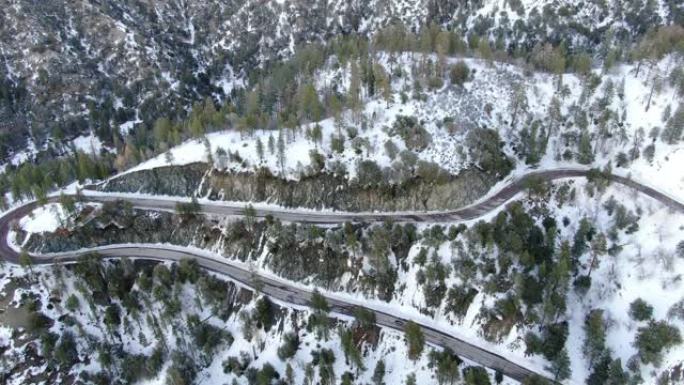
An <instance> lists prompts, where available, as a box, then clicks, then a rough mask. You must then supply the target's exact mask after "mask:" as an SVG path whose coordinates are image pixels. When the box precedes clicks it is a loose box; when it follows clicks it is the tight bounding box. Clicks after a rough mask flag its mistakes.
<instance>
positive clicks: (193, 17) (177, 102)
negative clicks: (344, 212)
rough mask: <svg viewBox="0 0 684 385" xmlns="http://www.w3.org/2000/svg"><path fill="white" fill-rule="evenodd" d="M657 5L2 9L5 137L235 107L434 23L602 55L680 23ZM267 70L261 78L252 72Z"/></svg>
mask: <svg viewBox="0 0 684 385" xmlns="http://www.w3.org/2000/svg"><path fill="white" fill-rule="evenodd" d="M682 8H683V7H682V4H681V3H680V2H677V1H672V0H661V1H653V0H648V1H642V0H634V1H629V2H626V1H604V0H591V1H584V2H581V3H577V2H575V1H570V0H562V1H561V0H553V1H551V0H545V1H540V0H535V1H532V0H524V1H523V0H515V1H513V0H511V1H506V0H488V1H467V2H464V1H457V0H451V1H435V0H416V1H407V0H388V1H377V0H376V1H342V0H333V1H327V0H326V1H311V0H307V1H299V0H298V1H288V0H273V1H262V0H258V1H257V0H248V1H230V0H209V1H196V0H183V1H181V0H173V1H168V2H161V3H160V2H148V1H135V0H132V1H110V0H105V1H88V0H83V1H69V2H58V1H41V2H33V1H24V0H12V1H6V2H5V4H4V6H3V7H2V9H0V60H2V62H3V63H2V65H0V86H1V87H0V96H1V97H0V132H1V133H2V136H0V139H1V140H2V146H1V147H2V151H3V153H4V155H7V154H9V153H11V152H13V151H14V150H19V149H22V148H23V147H25V146H26V140H27V139H28V138H29V137H30V138H32V140H33V141H35V142H37V143H36V146H37V147H41V146H42V145H43V143H44V141H45V140H46V139H47V138H48V137H49V136H57V137H61V136H67V137H74V136H77V135H78V134H79V133H84V132H86V131H88V130H91V129H94V130H95V131H96V132H98V134H99V135H100V136H101V137H102V138H103V139H105V140H108V141H111V140H112V139H111V138H112V132H114V133H115V134H118V130H117V128H120V127H122V128H123V129H124V130H127V129H130V127H132V126H133V125H134V124H136V123H144V124H147V125H148V126H149V125H151V123H152V122H153V121H154V120H155V119H156V118H158V117H160V116H167V117H171V118H173V117H174V116H184V115H185V113H186V111H187V109H188V108H189V106H190V105H191V104H192V102H194V101H197V100H203V99H204V98H205V97H207V96H211V97H213V98H214V99H215V100H217V101H219V100H225V98H227V97H228V95H229V94H230V93H231V90H232V89H233V88H234V87H235V86H236V85H240V84H242V82H243V81H246V80H247V79H249V78H250V76H253V75H254V74H255V71H254V70H255V69H257V68H263V67H264V66H266V65H267V64H268V63H270V62H273V61H275V60H277V59H279V58H283V57H286V56H289V55H290V54H291V53H292V52H293V50H294V48H295V47H296V46H297V45H300V44H303V43H306V42H312V41H326V40H328V39H329V38H331V37H333V36H340V35H349V34H361V35H369V34H370V33H373V32H375V31H378V30H379V29H381V28H383V27H385V26H387V25H390V24H396V23H397V22H399V21H400V22H402V23H403V24H404V25H405V26H407V28H408V29H410V30H413V31H415V32H418V31H421V30H423V31H427V27H428V26H429V25H431V23H436V24H437V25H439V26H441V27H446V28H449V29H452V30H455V31H458V32H459V33H460V34H461V35H462V36H464V37H471V36H473V37H474V36H478V37H485V36H486V37H487V38H488V39H489V40H490V41H491V43H492V44H493V45H494V46H496V47H497V49H502V50H507V51H508V52H511V53H513V52H516V51H520V50H522V52H525V51H529V50H530V49H531V48H532V47H533V46H535V44H537V43H539V42H550V43H552V44H554V45H556V44H561V43H562V44H563V45H564V46H565V48H566V49H567V50H570V51H587V52H589V53H593V54H595V55H606V54H607V51H608V50H609V49H610V47H618V49H619V47H620V46H622V45H624V44H627V43H629V42H632V41H633V40H634V39H635V38H637V37H639V36H641V35H643V34H644V33H645V32H646V31H647V30H648V29H650V28H652V27H654V26H657V25H659V24H672V23H675V24H676V23H681V22H682V14H683V10H682ZM256 72H258V71H256Z"/></svg>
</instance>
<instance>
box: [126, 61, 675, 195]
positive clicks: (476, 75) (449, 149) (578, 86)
mask: <svg viewBox="0 0 684 385" xmlns="http://www.w3.org/2000/svg"><path fill="white" fill-rule="evenodd" d="M419 56H420V55H410V54H405V55H404V56H401V57H399V58H397V59H396V60H397V64H394V66H401V68H405V70H404V76H403V77H402V78H400V79H396V78H395V80H394V81H393V83H392V90H393V93H392V96H391V100H390V102H389V103H388V102H386V101H385V100H383V99H382V98H380V97H378V96H376V97H374V98H370V99H367V100H366V102H365V103H364V107H363V109H362V112H361V113H360V114H359V116H357V117H355V116H354V114H352V112H351V111H345V112H343V114H342V115H341V118H340V119H339V120H337V121H336V120H335V119H333V118H327V119H324V120H322V121H320V122H316V123H309V124H305V125H303V126H302V128H301V129H300V130H299V133H298V134H296V135H294V136H293V135H292V131H291V128H290V127H283V129H282V134H283V137H284V140H285V143H286V144H285V157H284V169H283V170H281V167H280V164H279V162H278V154H277V152H278V151H277V144H276V145H275V146H274V147H275V151H273V152H270V151H269V146H268V143H269V139H270V140H271V142H272V143H277V140H278V131H270V130H256V131H254V132H252V133H251V134H249V135H248V134H241V133H239V132H237V131H236V130H231V129H229V130H226V131H220V132H215V133H211V134H208V135H206V140H207V142H208V143H209V147H210V151H211V154H212V157H213V160H214V163H215V165H217V166H218V167H220V168H224V167H226V168H228V169H232V170H237V171H245V170H251V169H253V168H256V167H268V168H269V169H270V170H271V171H272V172H273V173H274V174H282V172H281V171H284V176H285V177H286V178H290V179H297V178H298V176H299V175H300V173H301V172H302V171H303V170H304V168H305V167H306V166H308V165H309V164H310V163H311V160H310V157H309V152H310V151H312V150H316V151H318V152H321V153H323V154H324V155H326V157H327V166H330V164H331V162H332V161H336V160H339V161H340V162H341V163H343V164H345V165H346V168H347V171H348V173H349V177H350V178H352V177H353V176H354V175H355V168H356V164H357V162H358V161H359V160H365V159H369V160H373V161H375V162H376V163H378V164H379V165H380V166H381V167H384V166H388V165H390V164H391V163H392V160H391V159H390V158H389V156H388V154H387V152H386V151H385V142H386V141H387V140H388V139H389V140H391V141H392V142H393V143H394V144H395V145H396V146H397V148H398V150H399V151H401V150H403V149H405V148H406V146H405V145H404V142H403V140H402V139H401V138H400V137H399V136H398V135H391V132H390V128H391V127H392V125H393V124H394V122H395V120H396V118H397V116H399V115H404V116H415V117H417V118H418V120H419V121H420V122H421V123H422V125H423V127H424V128H425V129H426V130H427V132H428V133H429V134H430V136H431V137H432V142H431V144H430V145H429V146H428V147H427V148H425V149H424V150H419V151H416V153H417V155H418V157H419V158H420V159H424V160H427V161H432V162H435V163H437V164H439V165H440V166H441V167H442V168H444V169H446V170H448V171H450V172H451V173H454V174H456V173H458V172H459V171H460V170H462V169H463V168H464V167H467V166H468V165H469V159H468V153H467V148H466V147H465V146H464V145H465V135H466V133H467V131H468V130H469V129H470V128H472V127H475V126H485V127H491V128H493V129H495V130H497V131H498V132H499V134H500V136H501V137H502V139H503V140H504V141H505V142H506V143H507V145H506V147H505V151H506V152H507V153H508V154H509V155H511V156H515V153H514V145H515V143H516V141H517V140H518V139H519V136H520V130H521V129H523V128H525V127H529V125H530V123H531V122H533V121H535V120H540V121H541V122H544V124H545V125H546V126H547V127H546V128H547V129H548V130H552V133H551V135H550V140H549V143H548V146H547V150H546V153H545V156H544V157H543V158H542V159H541V161H540V162H539V165H538V166H536V167H538V168H558V167H576V166H577V165H578V164H577V163H576V162H574V161H570V162H568V161H564V160H562V158H561V155H562V153H563V151H564V150H565V149H566V147H564V146H563V144H562V141H563V140H562V135H564V134H566V133H569V132H571V131H573V130H574V131H575V132H576V131H577V130H578V128H577V127H578V126H577V124H578V123H577V122H576V114H577V111H581V110H584V111H586V112H587V113H588V116H587V118H588V121H589V123H588V130H589V132H590V133H591V134H592V143H593V145H594V149H593V152H594V156H595V161H594V162H593V163H592V164H591V165H589V166H591V167H599V168H602V167H604V166H605V165H606V164H608V163H611V164H612V165H613V171H614V172H616V173H618V174H620V175H625V176H628V175H631V176H633V177H634V178H636V179H639V180H642V181H644V182H646V183H647V184H649V185H651V186H657V187H658V188H659V189H660V190H662V191H663V192H665V193H667V194H668V195H670V196H673V197H676V198H678V199H680V200H684V173H682V172H681V170H679V167H678V164H681V163H682V161H684V145H683V144H682V142H681V141H680V142H679V143H677V144H667V143H665V142H663V141H662V140H661V139H660V138H656V139H655V141H654V142H653V143H654V144H655V148H656V151H655V156H654V159H653V160H652V161H651V162H649V161H648V160H647V159H645V157H644V156H643V155H641V156H639V157H638V158H637V159H635V160H634V161H633V162H631V163H630V164H629V165H628V167H627V168H617V167H615V164H616V156H617V155H618V153H620V152H624V153H629V150H630V149H631V148H632V147H633V146H634V142H635V141H636V142H638V143H639V146H638V147H639V149H640V150H641V151H643V149H644V148H645V147H646V146H647V145H648V144H650V143H651V138H649V136H648V135H649V133H650V132H651V130H652V129H653V128H655V127H658V128H659V129H660V130H662V128H663V127H664V124H665V123H664V121H663V116H664V112H665V110H666V109H667V110H669V111H670V114H672V113H674V111H675V110H676V109H677V106H678V104H677V103H678V101H679V98H678V97H677V96H676V91H675V89H674V88H673V87H671V86H668V85H667V84H665V85H663V87H662V89H659V90H657V92H654V93H653V96H652V98H651V102H650V105H649V106H648V108H647V102H648V99H649V95H650V92H651V83H652V79H653V77H655V76H656V75H655V74H656V73H657V74H659V75H657V76H662V75H663V74H667V73H668V71H669V70H670V69H671V68H672V66H674V65H676V64H675V63H676V62H675V58H674V57H672V56H668V57H666V58H665V59H663V60H662V61H661V62H659V63H657V64H656V65H655V66H653V68H651V69H647V68H645V66H643V68H641V70H640V72H639V74H638V76H637V75H636V65H627V64H623V65H619V66H617V67H615V68H613V69H612V70H611V71H610V72H608V73H605V74H603V73H602V72H601V70H599V69H597V70H594V73H595V74H596V75H598V76H600V77H601V79H602V82H601V83H600V85H599V86H597V87H596V88H595V89H591V88H589V86H588V81H587V80H584V79H583V78H580V77H578V76H576V75H574V74H565V75H564V76H563V89H564V93H562V94H559V91H558V89H557V86H556V81H557V78H556V77H555V76H553V75H549V74H544V73H532V74H528V73H525V71H524V70H523V69H522V68H519V67H517V66H515V65H511V64H505V63H497V62H494V63H487V62H485V61H482V60H479V59H456V58H450V59H448V60H447V63H455V62H456V61H458V60H463V61H464V62H466V63H467V65H468V66H469V67H470V69H471V73H472V76H471V79H470V80H469V81H468V82H467V83H465V85H464V87H463V88H459V87H455V86H450V85H448V82H447V85H445V86H443V87H441V88H439V89H436V90H429V89H424V90H423V96H424V98H421V99H416V98H413V97H411V92H410V90H411V85H412V84H413V75H412V74H411V73H410V69H411V66H412V65H415V63H416V61H417V59H416V58H417V57H419ZM432 59H433V60H436V58H435V57H434V56H432ZM379 62H380V63H381V64H383V65H384V66H385V67H386V68H387V69H388V70H389V69H390V68H391V66H392V65H391V64H390V63H389V58H388V56H387V55H386V54H380V56H379ZM317 76H318V77H317V79H318V80H317V82H316V86H317V88H318V90H319V92H321V93H322V92H323V91H324V89H327V88H332V87H333V86H334V87H336V88H337V89H338V90H340V91H345V90H346V89H347V87H348V86H349V76H350V75H349V70H348V67H347V68H336V69H330V68H327V69H322V70H320V71H319V72H318V75H317ZM520 90H523V91H524V103H522V104H523V105H524V106H523V107H520V108H519V109H518V113H517V115H518V116H517V118H516V120H517V123H516V126H515V127H511V126H510V122H511V119H512V113H513V109H514V108H513V106H512V102H511V100H512V99H513V97H514V95H515V94H516V93H517V92H520ZM402 93H405V94H406V95H407V96H408V99H407V100H406V101H405V102H402V101H401V99H402V96H401V94H402ZM553 98H556V99H557V100H558V103H559V107H560V113H561V116H560V118H559V121H558V122H557V123H554V124H555V125H557V126H558V128H552V127H550V126H552V125H554V124H552V123H551V122H550V121H549V114H550V101H551V100H552V99H553ZM599 102H600V103H604V104H605V103H607V104H606V107H605V108H606V109H609V110H611V111H612V118H611V120H609V121H608V123H607V126H605V127H604V126H602V125H601V124H600V123H599V122H598V121H597V119H598V118H599V115H600V114H601V113H602V112H603V111H602V110H597V108H598V107H597V106H598V105H599ZM314 124H318V125H319V126H320V127H321V131H322V141H321V142H320V143H315V142H314V141H312V140H310V139H308V138H307V137H306V136H305V135H304V132H306V130H307V129H310V128H312V127H313V126H314ZM349 128H352V130H355V131H357V138H359V139H356V140H355V141H356V142H357V143H363V142H365V143H366V144H361V145H360V147H359V148H360V151H356V150H355V149H354V148H352V147H353V146H352V144H351V142H352V140H351V139H350V137H349V134H348V133H349V130H348V129H349ZM601 132H603V133H604V134H605V132H608V133H609V134H608V136H606V137H605V138H603V139H601V138H600V135H599V134H600V133H601ZM338 133H341V134H342V135H343V136H345V137H346V138H347V140H346V142H345V149H344V151H343V152H342V153H341V154H340V153H336V152H334V151H333V150H332V148H331V135H332V134H335V135H337V134H338ZM257 141H261V143H262V146H263V149H264V151H263V154H264V158H263V160H260V159H259V156H258V152H257ZM219 148H221V149H223V150H225V151H228V152H232V153H238V154H239V156H240V158H241V159H243V160H245V162H244V163H243V164H238V163H237V162H233V163H231V162H229V161H225V160H224V161H221V160H219V159H217V156H216V150H217V149H219ZM570 150H572V151H576V148H575V147H570ZM169 152H170V153H171V156H168V155H166V154H161V155H159V156H157V157H155V158H152V159H150V160H148V161H146V162H143V163H141V164H139V165H137V166H135V167H133V168H132V169H130V170H128V171H126V173H128V172H133V171H137V170H143V169H149V168H154V167H160V166H165V165H170V164H172V165H183V164H188V163H192V162H206V161H207V159H208V156H207V148H206V146H205V144H204V142H203V141H202V140H191V141H188V142H185V143H183V144H181V145H180V146H177V147H175V148H172V149H171V150H169ZM245 166H246V167H245ZM517 168H518V170H517V171H516V172H517V173H520V172H521V171H524V170H527V169H529V166H526V165H525V164H524V163H523V162H522V161H518V164H517Z"/></svg>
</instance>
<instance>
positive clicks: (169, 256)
mask: <svg viewBox="0 0 684 385" xmlns="http://www.w3.org/2000/svg"><path fill="white" fill-rule="evenodd" d="M586 175H587V171H586V170H574V169H563V170H546V171H537V172H532V173H530V174H527V175H525V176H523V177H521V178H518V179H516V180H513V181H511V182H510V183H509V184H507V185H506V186H505V187H503V188H502V189H500V190H499V191H497V192H496V193H494V194H492V195H491V196H489V197H487V198H485V199H483V200H482V201H480V202H477V203H475V204H473V205H470V206H466V207H464V208H461V209H456V210H450V211H440V212H395V213H345V212H316V211H306V210H294V209H281V208H272V209H271V208H268V209H257V210H256V216H257V217H265V216H267V215H271V216H273V217H275V218H279V219H281V220H283V221H290V222H305V223H315V224H322V225H324V224H339V223H341V222H346V221H351V222H378V221H386V220H392V221H395V222H455V221H463V220H469V219H474V218H477V217H480V216H482V215H484V214H487V213H489V212H490V211H492V210H494V209H495V208H497V207H499V206H501V205H502V204H504V203H506V202H507V201H508V200H510V199H511V198H513V197H514V196H515V195H516V194H518V193H520V192H523V191H525V189H526V187H527V183H528V181H530V180H531V178H543V179H544V180H547V181H550V180H555V179H562V178H575V177H584V176H586ZM611 179H612V181H613V182H615V183H620V184H623V185H626V186H628V187H631V188H634V189H636V190H638V191H640V192H642V193H644V194H645V195H648V196H650V197H652V198H654V199H656V200H658V201H660V202H661V203H663V204H665V205H666V206H668V207H670V208H671V209H673V210H677V211H681V212H684V204H683V203H681V202H679V201H677V200H674V199H672V198H671V197H668V196H667V195H665V194H663V193H661V192H659V191H657V190H656V189H654V188H652V187H649V186H646V185H643V184H640V183H638V182H636V181H633V180H630V179H628V178H624V177H620V176H611ZM84 195H85V197H86V198H87V200H88V201H93V202H107V201H114V200H119V199H125V200H128V201H130V202H131V203H132V204H133V206H134V207H136V208H139V209H146V210H165V211H173V210H174V209H175V206H176V203H177V201H176V200H173V199H167V198H165V199H156V198H143V197H137V196H130V195H126V194H121V195H117V194H107V195H102V194H98V193H92V192H88V191H84ZM50 200H51V201H57V200H58V198H57V197H52V198H50ZM179 201H180V200H179ZM37 206H38V204H37V203H36V202H31V203H28V204H26V205H23V206H20V207H17V208H15V209H13V210H10V211H9V212H7V213H6V214H5V215H4V216H3V217H1V218H0V237H1V238H2V241H0V255H2V256H3V257H4V258H5V260H7V261H10V262H14V263H17V262H18V259H19V254H18V253H17V252H16V251H15V250H14V249H13V248H12V247H10V246H9V244H8V241H7V236H8V234H9V231H10V226H11V223H12V222H13V221H15V220H18V219H20V218H22V217H24V216H26V215H27V214H28V213H30V212H31V211H32V210H33V209H34V208H36V207H37ZM201 208H202V211H203V212H204V213H206V214H213V215H242V214H243V213H244V205H243V204H227V203H225V202H216V203H206V204H202V205H201ZM92 252H96V253H98V254H100V255H102V256H104V257H109V258H120V257H136V258H144V259H151V260H160V261H178V260H180V259H183V258H191V259H194V260H196V261H197V262H198V264H199V265H200V266H202V267H204V268H206V269H208V270H210V271H213V272H216V273H219V274H223V275H226V276H228V277H230V278H231V279H233V280H235V281H237V282H239V283H240V284H243V285H245V286H249V287H253V286H254V284H255V282H254V281H255V280H257V281H258V283H259V286H260V291H261V292H262V293H264V294H266V295H268V296H271V297H273V298H275V299H277V300H280V301H283V302H287V303H290V304H293V305H301V306H308V305H309V302H310V299H311V292H310V291H309V290H307V289H304V288H301V287H298V286H295V285H292V284H289V283H287V282H285V281H280V280H275V279H273V278H269V277H265V276H256V275H255V273H253V272H250V271H248V270H247V269H245V268H244V267H241V266H237V265H234V264H231V262H230V261H229V260H227V259H225V260H222V259H220V258H215V257H212V256H210V255H208V254H206V253H202V252H200V251H196V250H192V249H184V248H181V247H176V246H170V245H169V246H164V245H135V246H131V245H109V246H103V247H97V248H92V249H87V250H78V251H72V252H65V253H59V254H44V255H31V258H32V260H33V263H36V264H52V263H70V262H74V261H76V260H77V259H78V257H80V256H81V255H83V254H87V253H92ZM328 302H329V304H330V305H331V308H332V311H333V312H334V313H338V314H344V315H352V313H353V309H354V308H355V306H357V305H355V304H353V303H350V302H345V301H342V300H340V299H337V298H328ZM369 310H372V311H374V312H375V314H376V320H377V323H378V325H379V326H382V327H387V328H392V329H396V330H403V326H404V324H405V323H406V322H407V321H408V319H407V318H406V317H404V316H402V315H400V314H389V313H386V312H384V311H380V310H377V309H372V308H370V309H369ZM418 324H419V325H420V326H421V328H422V329H423V333H424V335H425V340H426V341H427V342H428V343H430V344H434V345H437V346H442V347H448V348H451V349H452V350H453V351H454V352H456V353H457V354H458V355H460V356H461V357H464V358H467V359H469V360H471V361H473V362H476V363H478V364H480V365H483V366H486V367H489V368H492V369H496V370H499V371H501V372H502V373H503V374H505V375H506V376H508V377H510V378H513V379H516V380H518V381H522V380H523V379H525V378H526V377H528V376H530V375H533V374H540V375H545V373H535V372H533V371H532V370H529V369H527V368H525V367H523V366H521V365H518V364H516V363H514V362H512V361H510V360H508V359H507V358H506V357H503V356H501V355H498V354H496V353H492V352H490V351H488V350H487V349H484V348H482V347H479V346H477V345H474V344H471V343H468V342H466V341H464V340H462V339H459V338H457V337H455V336H452V335H450V334H449V333H445V332H443V331H440V330H436V329H434V328H431V327H430V326H427V325H422V324H420V323H418Z"/></svg>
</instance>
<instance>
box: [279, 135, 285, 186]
mask: <svg viewBox="0 0 684 385" xmlns="http://www.w3.org/2000/svg"><path fill="white" fill-rule="evenodd" d="M278 165H279V166H280V175H282V176H285V138H283V131H282V130H280V131H278Z"/></svg>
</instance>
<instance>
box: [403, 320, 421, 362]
mask: <svg viewBox="0 0 684 385" xmlns="http://www.w3.org/2000/svg"><path fill="white" fill-rule="evenodd" d="M404 334H405V336H406V345H407V346H408V357H409V359H411V360H413V361H415V360H417V359H418V358H420V355H421V353H422V352H423V347H424V346H425V337H424V336H423V331H422V330H421V329H420V326H419V325H418V324H416V323H415V322H413V321H408V322H407V323H406V325H404Z"/></svg>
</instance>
